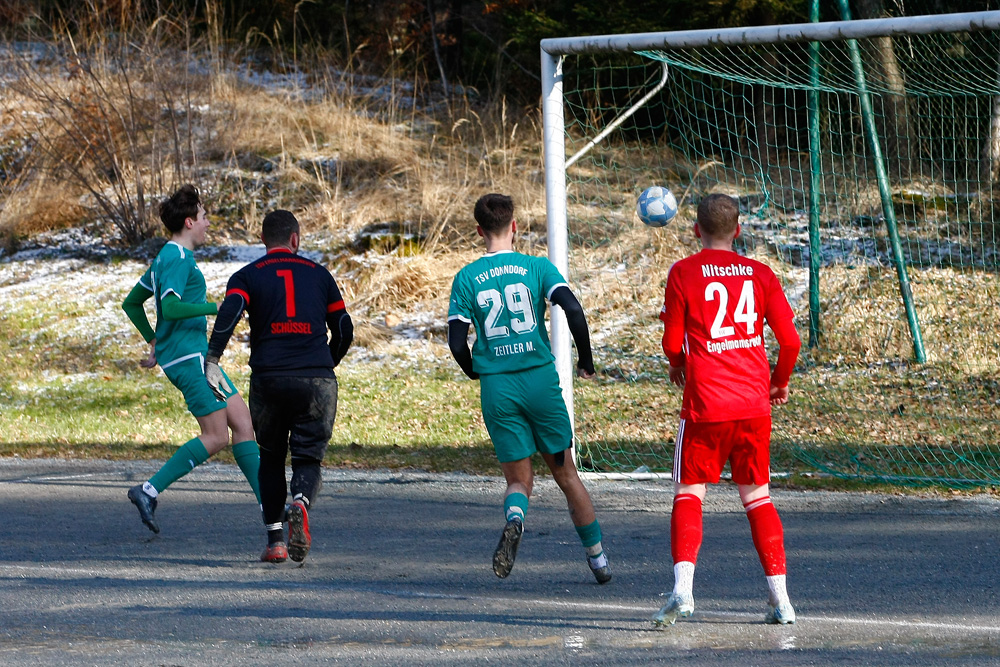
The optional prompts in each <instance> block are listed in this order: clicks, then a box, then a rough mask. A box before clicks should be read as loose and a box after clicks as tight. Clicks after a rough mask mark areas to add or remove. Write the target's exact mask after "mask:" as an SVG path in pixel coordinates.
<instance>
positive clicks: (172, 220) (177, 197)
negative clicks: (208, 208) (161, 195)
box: [160, 183, 201, 233]
mask: <svg viewBox="0 0 1000 667" xmlns="http://www.w3.org/2000/svg"><path fill="white" fill-rule="evenodd" d="M199 206H201V195H200V194H198V188H196V187H194V186H193V185H191V184H190V183H187V184H185V185H182V186H181V187H180V188H179V189H178V190H177V192H175V193H174V194H172V195H170V197H168V198H167V199H164V200H163V201H162V202H160V220H162V221H163V224H164V225H165V226H166V228H167V229H169V230H170V231H171V232H173V233H177V232H179V231H181V230H182V229H184V221H185V220H187V219H188V218H197V217H198V207H199Z"/></svg>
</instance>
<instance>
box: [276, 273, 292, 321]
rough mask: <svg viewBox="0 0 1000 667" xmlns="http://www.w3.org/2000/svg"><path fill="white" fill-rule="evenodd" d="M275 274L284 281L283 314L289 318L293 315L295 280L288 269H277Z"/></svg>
mask: <svg viewBox="0 0 1000 667" xmlns="http://www.w3.org/2000/svg"><path fill="white" fill-rule="evenodd" d="M277 274H278V277H279V278H281V279H282V280H284V281H285V315H286V316H287V317H288V318H289V319H291V318H293V317H295V281H294V280H292V272H291V271H290V270H288V269H278V271H277Z"/></svg>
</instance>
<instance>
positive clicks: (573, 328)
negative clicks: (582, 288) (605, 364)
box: [549, 285, 594, 373]
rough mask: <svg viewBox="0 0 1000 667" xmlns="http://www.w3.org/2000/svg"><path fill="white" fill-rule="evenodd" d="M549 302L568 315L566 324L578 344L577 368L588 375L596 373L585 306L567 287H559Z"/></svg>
mask: <svg viewBox="0 0 1000 667" xmlns="http://www.w3.org/2000/svg"><path fill="white" fill-rule="evenodd" d="M549 301H551V302H552V304H553V305H556V306H559V307H560V308H562V309H563V312H564V313H566V324H567V325H568V326H569V332H570V334H571V335H572V336H573V342H574V343H576V353H577V355H578V356H579V359H578V361H577V362H576V367H577V368H581V369H583V370H584V371H586V372H587V373H593V372H594V353H593V351H592V350H591V349H590V329H588V328H587V316H586V315H585V314H584V312H583V306H581V305H580V302H579V301H577V298H576V296H575V295H574V294H573V292H572V291H571V290H570V288H568V287H566V286H565V285H564V286H562V287H557V288H556V289H555V291H554V292H552V295H551V296H550V297H549Z"/></svg>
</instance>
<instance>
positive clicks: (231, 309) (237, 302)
mask: <svg viewBox="0 0 1000 667" xmlns="http://www.w3.org/2000/svg"><path fill="white" fill-rule="evenodd" d="M245 308H246V301H244V300H243V297H242V296H240V295H239V294H238V293H235V292H234V293H231V294H228V295H226V298H225V299H223V300H222V305H221V306H219V314H218V315H217V316H216V318H215V325H214V326H213V327H212V335H211V336H209V338H208V356H209V357H213V358H215V359H219V358H221V357H222V353H223V351H225V349H226V345H228V344H229V339H230V338H231V337H232V335H233V331H234V330H235V329H236V325H237V324H239V322H240V318H241V317H243V310H244V309H245Z"/></svg>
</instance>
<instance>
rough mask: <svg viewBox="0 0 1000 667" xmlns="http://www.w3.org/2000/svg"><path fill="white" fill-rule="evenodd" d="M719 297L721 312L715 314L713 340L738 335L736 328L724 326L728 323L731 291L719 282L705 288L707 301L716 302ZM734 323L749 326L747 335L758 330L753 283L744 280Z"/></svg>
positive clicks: (734, 315)
mask: <svg viewBox="0 0 1000 667" xmlns="http://www.w3.org/2000/svg"><path fill="white" fill-rule="evenodd" d="M716 296H718V297H719V310H718V311H717V312H716V313H715V319H714V320H713V321H712V332H711V333H712V338H713V339H715V338H725V337H727V336H732V335H733V334H735V333H736V328H735V327H730V326H723V323H724V322H725V321H726V310H727V306H728V305H729V290H727V289H726V286H725V285H723V284H722V283H719V282H713V283H709V284H708V285H706V286H705V301H715V297H716ZM733 321H734V322H741V323H743V324H746V326H747V335H753V333H754V331H755V330H756V328H757V311H756V310H755V309H754V301H753V281H752V280H744V281H743V289H742V290H740V300H739V301H737V302H736V312H735V313H733Z"/></svg>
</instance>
